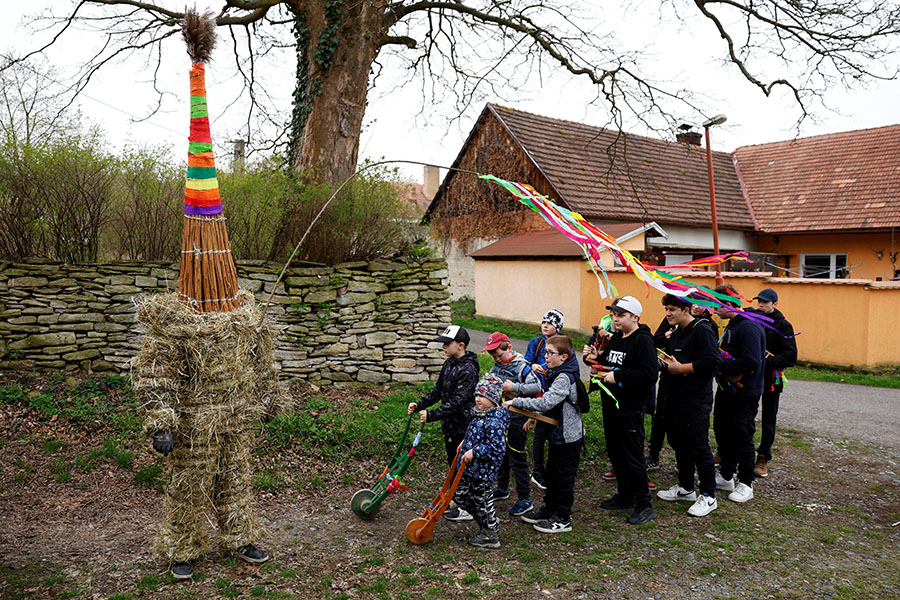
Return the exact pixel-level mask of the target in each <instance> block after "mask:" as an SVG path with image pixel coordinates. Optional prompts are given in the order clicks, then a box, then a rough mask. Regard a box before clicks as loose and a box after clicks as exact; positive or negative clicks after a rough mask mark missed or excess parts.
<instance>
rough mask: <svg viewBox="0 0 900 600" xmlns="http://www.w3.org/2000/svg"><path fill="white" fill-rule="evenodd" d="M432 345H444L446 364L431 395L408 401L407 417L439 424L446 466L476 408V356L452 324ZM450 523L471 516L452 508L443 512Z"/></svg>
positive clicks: (464, 334)
mask: <svg viewBox="0 0 900 600" xmlns="http://www.w3.org/2000/svg"><path fill="white" fill-rule="evenodd" d="M432 341H433V342H441V343H442V344H443V345H444V354H445V355H446V356H447V361H446V362H445V363H444V366H443V367H441V374H440V375H439V376H438V380H437V383H435V384H434V387H433V388H432V389H431V391H430V392H428V393H427V394H425V395H424V396H423V397H422V399H421V400H419V401H418V402H410V403H409V406H408V407H407V412H408V414H412V413H414V412H416V411H418V412H419V418H420V419H421V421H422V422H423V423H429V422H432V421H440V422H441V431H442V432H443V434H444V447H445V449H446V451H447V464H452V463H453V459H454V458H455V457H456V450H457V448H459V445H460V443H462V441H463V438H464V437H465V436H466V429H467V428H468V427H469V421H471V420H472V411H473V409H474V408H475V384H476V383H478V356H477V355H476V354H475V353H474V352H470V351H468V350H467V349H466V348H467V347H468V345H469V332H468V331H466V330H465V329H463V328H462V327H460V326H459V325H451V326H450V327H448V328H447V329H445V330H444V332H443V333H442V334H441V335H439V336H438V337H436V338H434V339H433V340H432ZM437 402H440V403H441V405H440V406H439V407H437V408H435V409H433V410H425V409H426V408H428V407H429V406H431V405H432V404H435V403H437ZM444 518H446V519H448V520H450V521H471V520H472V515H470V514H469V513H467V512H466V511H464V510H460V509H459V508H458V507H456V506H453V507H451V508H450V510H448V511H446V512H445V513H444Z"/></svg>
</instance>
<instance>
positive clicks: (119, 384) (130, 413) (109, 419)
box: [0, 375, 142, 454]
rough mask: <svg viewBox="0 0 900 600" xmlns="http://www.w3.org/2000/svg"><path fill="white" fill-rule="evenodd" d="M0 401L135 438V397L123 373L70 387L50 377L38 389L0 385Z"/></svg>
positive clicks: (137, 426)
mask: <svg viewBox="0 0 900 600" xmlns="http://www.w3.org/2000/svg"><path fill="white" fill-rule="evenodd" d="M110 392H116V394H111V393H110ZM0 404H18V405H21V406H26V407H28V408H30V409H32V410H33V411H34V413H35V414H36V415H37V417H38V418H39V419H40V420H42V421H49V420H50V419H52V418H53V417H54V416H57V417H64V418H67V419H69V420H70V421H72V422H73V423H75V424H78V425H81V426H87V427H88V428H91V427H105V428H110V429H112V430H113V431H114V432H115V433H116V434H118V435H120V436H122V437H130V438H135V437H137V436H138V435H139V433H140V428H141V419H142V415H141V411H140V410H138V402H137V399H136V398H135V397H134V394H133V393H132V391H131V383H130V382H129V380H128V378H127V377H124V376H122V375H106V376H103V377H89V378H88V379H85V380H84V381H82V382H81V383H79V384H78V385H77V386H75V387H73V388H71V389H69V388H66V387H65V386H61V385H59V384H58V383H54V382H53V381H52V380H51V382H50V383H49V384H47V385H45V386H44V387H43V388H42V389H41V390H32V391H28V390H25V389H23V388H22V386H20V385H8V386H0ZM51 447H52V446H51ZM54 451H55V450H54ZM47 452H48V453H51V454H52V452H51V451H50V450H47Z"/></svg>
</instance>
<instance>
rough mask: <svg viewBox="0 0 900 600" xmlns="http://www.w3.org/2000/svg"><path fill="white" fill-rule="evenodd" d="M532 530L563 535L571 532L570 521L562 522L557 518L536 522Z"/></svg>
mask: <svg viewBox="0 0 900 600" xmlns="http://www.w3.org/2000/svg"><path fill="white" fill-rule="evenodd" d="M534 528H535V529H536V530H538V531H540V532H541V533H565V532H567V531H572V521H563V520H562V519H560V518H558V517H552V518H550V519H546V520H544V521H538V522H537V523H535V524H534Z"/></svg>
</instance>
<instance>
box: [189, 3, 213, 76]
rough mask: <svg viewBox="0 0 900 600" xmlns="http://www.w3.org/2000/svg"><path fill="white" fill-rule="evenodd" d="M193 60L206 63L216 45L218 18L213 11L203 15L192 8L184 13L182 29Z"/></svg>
mask: <svg viewBox="0 0 900 600" xmlns="http://www.w3.org/2000/svg"><path fill="white" fill-rule="evenodd" d="M181 33H182V35H183V36H184V42H185V43H186V44H187V53H188V56H190V57H191V61H193V62H200V63H205V62H207V61H208V60H209V57H210V55H211V54H212V51H213V48H215V47H216V20H215V18H214V17H213V15H212V13H211V12H205V13H203V14H202V15H201V14H200V13H198V12H197V11H196V9H193V8H190V9H188V10H187V12H185V14H184V26H183V27H182V29H181Z"/></svg>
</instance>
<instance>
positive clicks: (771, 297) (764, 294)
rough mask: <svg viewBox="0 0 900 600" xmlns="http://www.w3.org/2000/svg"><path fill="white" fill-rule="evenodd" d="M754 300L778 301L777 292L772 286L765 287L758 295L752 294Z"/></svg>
mask: <svg viewBox="0 0 900 600" xmlns="http://www.w3.org/2000/svg"><path fill="white" fill-rule="evenodd" d="M753 299H754V300H762V301H763V302H778V292H776V291H775V290H773V289H772V288H766V289H764V290H763V291H761V292H760V293H759V294H758V295H756V296H753Z"/></svg>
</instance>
